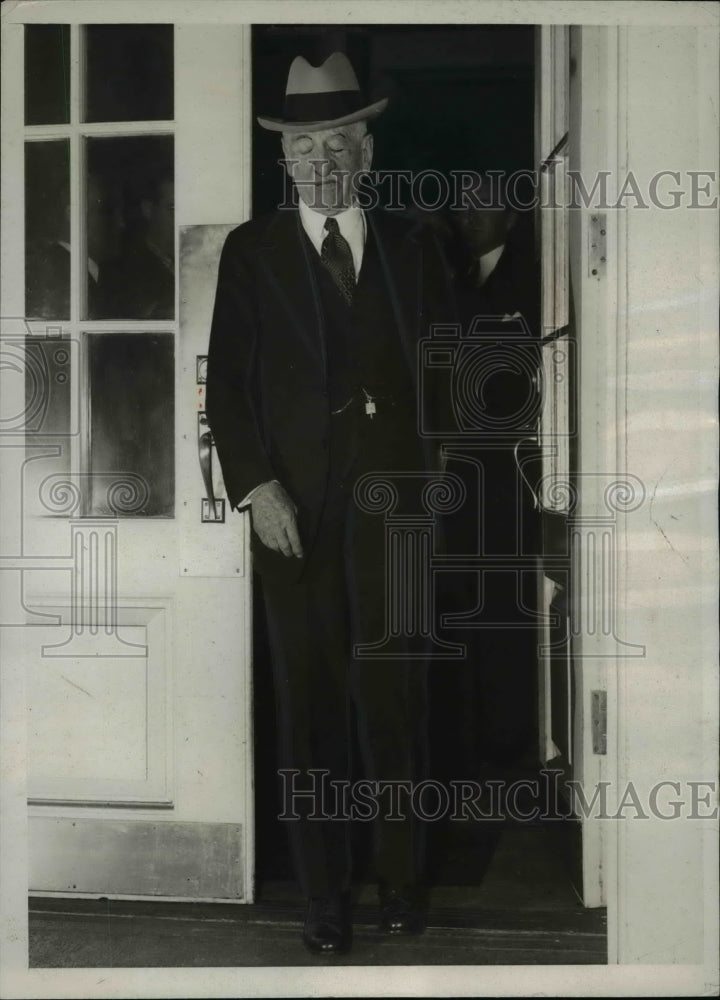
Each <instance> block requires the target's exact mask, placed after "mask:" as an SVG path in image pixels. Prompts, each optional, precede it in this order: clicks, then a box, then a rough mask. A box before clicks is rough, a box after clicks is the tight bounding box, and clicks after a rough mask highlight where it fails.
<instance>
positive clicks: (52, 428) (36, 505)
mask: <svg viewBox="0 0 720 1000" xmlns="http://www.w3.org/2000/svg"><path fill="white" fill-rule="evenodd" d="M72 348H73V345H72V343H71V341H70V340H68V339H67V338H65V337H52V336H43V337H26V339H25V417H26V424H25V448H26V461H25V465H24V467H23V508H24V510H25V513H26V514H45V515H48V514H54V515H58V514H61V515H65V516H68V515H69V514H73V513H76V512H77V510H78V505H77V504H76V503H74V502H73V497H72V493H73V490H72V484H71V482H70V443H71V438H72V434H73V427H72V422H71V410H70V406H71V392H70V384H71V383H70V379H71V371H72V356H73V350H72Z"/></svg>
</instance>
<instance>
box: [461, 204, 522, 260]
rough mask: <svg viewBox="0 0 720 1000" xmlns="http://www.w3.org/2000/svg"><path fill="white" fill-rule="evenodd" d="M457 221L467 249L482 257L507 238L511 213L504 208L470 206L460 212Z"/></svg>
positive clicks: (475, 255)
mask: <svg viewBox="0 0 720 1000" xmlns="http://www.w3.org/2000/svg"><path fill="white" fill-rule="evenodd" d="M457 222H458V225H459V228H460V233H461V236H462V238H463V240H464V242H465V245H466V247H467V249H468V250H469V251H470V253H471V254H472V255H473V256H474V257H482V255H483V254H486V253H489V252H490V251H491V250H494V249H495V248H496V247H499V246H502V244H503V243H504V242H505V240H506V239H507V234H508V229H509V227H510V215H509V213H508V212H507V210H506V209H503V208H475V207H468V208H466V209H465V210H464V211H463V212H459V213H458V218H457Z"/></svg>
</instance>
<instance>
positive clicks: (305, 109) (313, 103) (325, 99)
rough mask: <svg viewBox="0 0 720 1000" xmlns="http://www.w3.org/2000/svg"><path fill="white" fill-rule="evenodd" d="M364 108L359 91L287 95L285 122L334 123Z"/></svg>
mask: <svg viewBox="0 0 720 1000" xmlns="http://www.w3.org/2000/svg"><path fill="white" fill-rule="evenodd" d="M362 107H363V99H362V97H361V95H360V91H358V90H335V91H332V92H326V93H319V94H286V95H285V108H284V111H285V116H284V117H285V120H286V121H287V122H297V123H300V122H324V121H333V120H334V119H335V118H343V117H344V116H345V115H350V114H353V112H355V111H359V110H360V109H361V108H362Z"/></svg>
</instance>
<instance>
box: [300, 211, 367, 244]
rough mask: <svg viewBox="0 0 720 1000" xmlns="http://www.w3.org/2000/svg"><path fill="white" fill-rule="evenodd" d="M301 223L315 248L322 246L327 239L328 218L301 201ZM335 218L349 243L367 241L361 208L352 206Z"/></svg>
mask: <svg viewBox="0 0 720 1000" xmlns="http://www.w3.org/2000/svg"><path fill="white" fill-rule="evenodd" d="M299 207H300V221H301V222H302V225H303V229H304V230H305V232H306V233H307V234H308V236H309V237H310V239H311V241H312V242H313V243H314V244H315V246H320V245H321V244H322V241H323V240H324V239H325V219H326V218H327V216H325V215H321V214H320V212H314V211H313V210H312V209H311V208H309V207H308V206H307V205H306V204H305V202H304V201H300V206H299ZM333 218H334V219H335V221H336V222H337V224H338V227H339V229H340V233H341V235H342V236H344V237H345V239H346V240H347V241H348V243H351V244H352V243H353V242H354V241H355V240H357V239H358V238H359V239H360V241H361V242H363V243H364V241H365V215H364V213H363V211H362V209H361V208H359V207H358V206H357V205H352V206H351V207H350V208H346V209H345V211H344V212H339V213H338V214H337V215H334V216H333Z"/></svg>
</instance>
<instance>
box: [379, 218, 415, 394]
mask: <svg viewBox="0 0 720 1000" xmlns="http://www.w3.org/2000/svg"><path fill="white" fill-rule="evenodd" d="M367 219H368V224H369V226H370V228H371V230H372V233H373V236H374V238H375V244H376V246H377V252H378V257H379V259H380V267H381V268H382V272H383V275H384V276H385V281H386V284H387V288H388V293H389V295H390V301H391V303H392V309H393V314H394V316H395V322H396V324H397V329H398V332H399V333H400V339H401V340H402V344H403V348H404V349H405V354H406V357H407V361H408V364H409V366H410V371H411V372H412V376H413V380H416V378H417V340H418V336H419V332H420V321H421V309H422V287H421V280H422V277H421V276H422V260H421V255H422V246H421V244H420V242H419V241H418V240H417V239H416V238H415V234H416V233H417V232H418V231H419V227H418V226H416V227H414V228H413V229H411V230H409V231H405V232H398V230H397V229H396V228H395V227H394V226H393V225H392V224H391V221H390V220H388V219H387V218H386V217H385V215H384V213H382V212H368V214H367ZM389 223H390V224H389Z"/></svg>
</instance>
